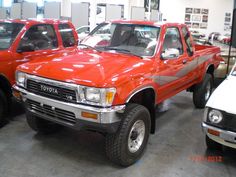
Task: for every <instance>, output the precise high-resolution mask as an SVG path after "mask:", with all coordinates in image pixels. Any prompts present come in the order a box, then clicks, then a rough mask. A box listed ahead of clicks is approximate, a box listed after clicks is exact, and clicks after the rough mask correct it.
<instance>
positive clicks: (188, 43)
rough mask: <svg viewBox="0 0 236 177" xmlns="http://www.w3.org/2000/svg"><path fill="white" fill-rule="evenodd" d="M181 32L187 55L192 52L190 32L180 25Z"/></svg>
mask: <svg viewBox="0 0 236 177" xmlns="http://www.w3.org/2000/svg"><path fill="white" fill-rule="evenodd" d="M182 33H183V37H184V42H185V44H186V46H187V53H188V55H189V56H191V55H192V54H193V45H192V42H191V39H190V32H189V31H188V29H187V28H186V27H182Z"/></svg>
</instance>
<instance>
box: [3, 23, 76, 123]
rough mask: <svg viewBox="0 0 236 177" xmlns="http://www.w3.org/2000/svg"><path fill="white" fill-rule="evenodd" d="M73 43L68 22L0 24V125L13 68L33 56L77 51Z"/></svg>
mask: <svg viewBox="0 0 236 177" xmlns="http://www.w3.org/2000/svg"><path fill="white" fill-rule="evenodd" d="M77 41H78V37H77V34H76V32H75V28H74V26H73V25H72V24H71V23H70V22H69V21H59V20H47V19H44V20H40V21H37V20H1V21H0V123H1V122H3V121H4V116H3V115H4V114H6V113H7V110H8V109H9V107H10V101H11V96H12V91H11V86H12V85H13V84H14V83H15V69H16V67H17V66H18V65H20V64H23V63H25V62H29V61H32V60H33V59H35V58H37V57H39V58H46V57H47V56H56V55H58V54H60V53H66V54H68V53H70V52H71V51H74V50H75V49H76V48H77V43H78V42H77Z"/></svg>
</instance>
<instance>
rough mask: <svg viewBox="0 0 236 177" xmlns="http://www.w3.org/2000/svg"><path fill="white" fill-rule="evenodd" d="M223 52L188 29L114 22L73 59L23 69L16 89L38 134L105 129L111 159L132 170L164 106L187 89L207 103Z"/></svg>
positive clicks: (99, 29) (94, 34)
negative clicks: (62, 128)
mask: <svg viewBox="0 0 236 177" xmlns="http://www.w3.org/2000/svg"><path fill="white" fill-rule="evenodd" d="M219 55H220V49H219V48H218V47H213V46H200V45H195V44H194V43H193V41H192V37H191V35H190V32H189V30H188V29H187V27H186V25H183V24H177V23H163V24H160V23H154V22H147V21H112V22H106V23H102V24H100V25H98V26H97V27H96V28H95V29H94V30H93V31H92V32H91V33H90V35H89V36H88V37H86V38H85V39H84V40H83V42H82V44H81V48H80V49H78V51H77V52H76V53H74V54H72V55H68V56H63V55H60V56H57V57H56V58H55V57H45V58H43V57H42V58H41V59H40V60H39V59H38V60H34V61H32V62H29V63H27V64H23V65H21V66H19V67H18V69H17V72H16V81H17V83H16V85H15V86H14V89H15V90H16V91H17V92H20V95H21V99H22V100H23V102H24V103H25V105H26V107H27V113H26V117H27V122H28V124H29V126H30V127H31V128H32V129H34V130H35V131H37V132H43V133H49V132H52V131H55V130H57V129H58V128H59V127H60V126H59V125H63V126H68V127H71V128H73V129H77V130H80V129H87V130H93V131H98V132H102V133H103V134H105V135H106V154H107V156H108V157H109V159H111V160H112V161H113V162H115V163H117V164H120V165H123V166H129V165H131V164H133V163H134V162H136V161H137V160H138V159H139V158H140V157H141V156H142V154H143V152H144V149H145V147H146V145H147V142H148V138H149V134H150V133H154V131H155V117H156V116H155V108H156V106H158V105H159V104H160V103H162V102H163V101H164V100H166V99H168V98H170V97H171V96H174V95H176V94H177V93H179V92H181V91H183V90H188V91H191V92H193V102H194V104H195V106H196V107H197V108H203V107H204V106H205V104H206V101H207V100H208V98H209V96H210V94H211V91H212V86H213V77H214V71H215V69H216V68H217V67H218V65H219V63H220V61H221V60H222V59H221V57H220V56H219Z"/></svg>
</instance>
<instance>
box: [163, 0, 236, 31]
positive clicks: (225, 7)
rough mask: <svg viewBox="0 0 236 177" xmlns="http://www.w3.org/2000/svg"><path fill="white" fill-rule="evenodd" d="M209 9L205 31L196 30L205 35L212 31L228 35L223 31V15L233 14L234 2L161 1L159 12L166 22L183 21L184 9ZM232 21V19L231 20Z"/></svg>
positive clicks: (210, 0) (211, 0)
mask: <svg viewBox="0 0 236 177" xmlns="http://www.w3.org/2000/svg"><path fill="white" fill-rule="evenodd" d="M188 7H189V8H204V9H209V14H208V26H207V29H198V30H199V31H202V32H204V33H206V34H209V33H211V32H213V31H216V32H220V33H222V34H225V33H229V31H225V30H224V23H225V13H231V16H232V12H233V7H234V0H207V1H206V0H175V1H173V0H161V1H160V11H161V13H163V19H166V20H167V21H168V22H181V23H184V21H185V8H188ZM231 19H232V18H231Z"/></svg>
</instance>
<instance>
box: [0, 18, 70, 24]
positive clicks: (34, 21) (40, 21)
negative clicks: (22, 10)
mask: <svg viewBox="0 0 236 177" xmlns="http://www.w3.org/2000/svg"><path fill="white" fill-rule="evenodd" d="M0 22H8V23H22V24H29V23H31V24H44V23H48V24H59V23H67V22H68V20H58V19H46V18H45V19H41V20H38V19H25V20H22V19H7V20H0Z"/></svg>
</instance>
